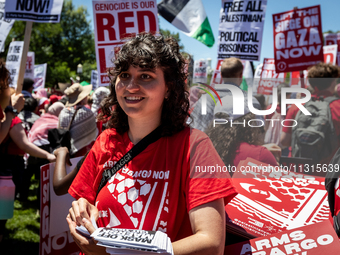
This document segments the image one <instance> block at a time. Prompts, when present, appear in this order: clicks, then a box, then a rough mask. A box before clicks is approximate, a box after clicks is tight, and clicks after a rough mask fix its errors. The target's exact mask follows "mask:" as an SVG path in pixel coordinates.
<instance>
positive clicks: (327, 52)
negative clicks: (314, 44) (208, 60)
mask: <svg viewBox="0 0 340 255" xmlns="http://www.w3.org/2000/svg"><path fill="white" fill-rule="evenodd" d="M337 53H338V45H337V44H333V45H327V46H323V57H324V62H325V63H329V64H332V65H336V57H337Z"/></svg>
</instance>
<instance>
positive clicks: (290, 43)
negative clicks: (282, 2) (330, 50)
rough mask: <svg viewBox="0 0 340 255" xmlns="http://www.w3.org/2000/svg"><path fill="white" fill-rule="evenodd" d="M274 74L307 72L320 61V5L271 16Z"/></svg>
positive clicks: (321, 58)
mask: <svg viewBox="0 0 340 255" xmlns="http://www.w3.org/2000/svg"><path fill="white" fill-rule="evenodd" d="M273 24H274V58H275V70H276V72H277V73H281V72H292V71H300V70H307V69H308V67H310V66H312V65H315V64H317V63H318V62H322V61H323V51H322V46H323V44H322V28H321V12H320V5H317V6H312V7H307V8H303V9H294V10H291V11H287V12H282V13H277V14H273Z"/></svg>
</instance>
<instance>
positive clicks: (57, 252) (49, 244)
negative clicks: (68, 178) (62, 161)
mask: <svg viewBox="0 0 340 255" xmlns="http://www.w3.org/2000/svg"><path fill="white" fill-rule="evenodd" d="M80 159H81V157H78V158H73V159H71V163H72V165H73V166H75V165H76V164H77V163H78V161H79V160H80ZM54 167H55V163H51V164H47V165H44V166H42V167H41V174H40V183H41V192H40V243H39V255H75V254H79V251H80V249H79V247H78V246H77V245H76V243H75V242H74V240H73V237H72V236H71V234H70V231H69V228H68V224H67V222H66V216H67V214H68V210H69V209H70V207H71V206H72V204H71V203H72V201H74V198H72V197H71V195H69V194H66V195H62V196H57V195H56V194H55V192H54V190H53V184H52V183H53V173H54ZM66 171H67V173H69V172H70V171H71V167H70V166H68V165H66Z"/></svg>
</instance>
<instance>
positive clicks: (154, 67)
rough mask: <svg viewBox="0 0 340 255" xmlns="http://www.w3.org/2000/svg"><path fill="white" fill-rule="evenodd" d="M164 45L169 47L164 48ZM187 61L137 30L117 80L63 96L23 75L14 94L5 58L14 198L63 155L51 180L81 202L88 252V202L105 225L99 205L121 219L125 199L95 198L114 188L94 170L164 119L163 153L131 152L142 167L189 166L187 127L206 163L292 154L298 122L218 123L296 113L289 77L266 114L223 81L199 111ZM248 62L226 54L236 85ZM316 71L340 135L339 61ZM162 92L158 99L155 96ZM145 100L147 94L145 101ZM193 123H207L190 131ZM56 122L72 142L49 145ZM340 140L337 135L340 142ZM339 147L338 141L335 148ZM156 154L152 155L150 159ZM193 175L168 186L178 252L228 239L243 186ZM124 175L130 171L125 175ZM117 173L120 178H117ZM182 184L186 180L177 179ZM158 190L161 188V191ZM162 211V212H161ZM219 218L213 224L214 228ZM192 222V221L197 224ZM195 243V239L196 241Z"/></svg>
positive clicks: (225, 69) (6, 169)
mask: <svg viewBox="0 0 340 255" xmlns="http://www.w3.org/2000/svg"><path fill="white" fill-rule="evenodd" d="M148 44H150V45H148ZM151 45H152V47H151ZM155 45H157V47H159V48H157V47H156V46H155ZM153 47H156V48H153ZM136 48H138V50H136ZM164 52H166V53H167V54H168V55H166V56H165V55H164V54H165V53H164ZM148 54H149V55H150V56H152V57H150V56H149V55H148ZM149 58H150V59H149ZM184 65H185V61H184V59H183V58H182V56H181V55H180V54H179V51H178V45H177V44H176V43H175V42H174V41H172V40H164V39H163V38H157V37H154V36H151V35H142V36H137V37H136V38H135V39H132V40H131V41H130V42H129V43H127V44H126V45H125V46H124V47H123V48H122V51H121V52H120V53H119V54H118V58H117V59H116V62H115V70H114V71H112V72H113V73H112V74H111V75H113V77H114V79H113V81H112V84H111V86H110V89H108V88H104V87H99V88H97V89H96V90H94V91H93V90H92V85H84V86H82V85H81V84H79V83H74V84H72V85H70V86H69V87H68V88H67V89H66V90H65V91H64V95H63V96H57V95H53V94H52V95H50V94H49V93H47V90H46V89H40V90H38V91H36V92H33V84H34V82H33V81H32V80H30V79H24V82H23V90H22V93H20V94H16V93H15V90H14V89H12V88H10V86H9V85H10V82H11V81H10V76H9V72H8V70H7V69H6V67H5V63H4V62H0V119H1V120H2V121H1V122H0V143H1V144H0V150H1V154H0V156H1V162H2V166H1V168H0V175H12V176H13V182H14V184H15V186H16V194H15V196H16V199H19V200H21V201H25V200H27V194H28V189H29V186H30V181H31V178H32V176H33V175H34V176H35V178H36V179H38V180H39V178H40V177H39V176H40V166H42V165H44V164H46V163H49V162H56V167H55V173H54V180H53V186H54V189H55V192H56V194H58V195H62V194H65V193H67V191H68V189H69V187H71V188H70V190H69V192H70V194H71V195H72V196H74V197H75V198H76V199H78V200H77V203H74V204H72V208H71V209H70V214H69V215H68V217H67V221H68V224H69V227H70V231H71V234H72V236H73V237H74V239H75V241H76V243H77V244H78V246H79V247H80V249H81V250H82V251H83V252H84V253H86V252H88V251H89V250H91V249H94V248H93V243H90V242H89V241H86V240H84V238H83V237H81V236H80V235H79V234H77V232H76V231H75V226H76V225H81V224H82V225H86V227H87V228H88V230H89V231H90V230H91V231H93V229H92V226H91V223H89V221H88V220H91V219H90V215H89V214H88V212H87V211H88V210H87V209H85V210H84V208H90V211H91V214H92V216H95V217H96V218H97V219H98V217H99V221H98V222H99V225H102V226H106V225H107V224H110V222H109V219H106V218H103V217H101V216H100V215H99V214H98V209H96V207H98V208H100V209H101V210H106V209H108V208H112V211H113V209H115V214H116V217H118V218H119V217H120V216H121V217H122V219H124V217H125V216H124V215H125V214H126V213H125V211H123V210H122V209H123V208H122V207H118V206H116V205H114V206H113V205H112V204H110V203H111V202H107V201H106V202H105V203H103V202H101V203H99V204H98V203H96V201H97V202H98V199H97V197H99V198H101V199H102V200H103V201H104V200H106V199H108V197H111V195H110V193H109V191H110V192H111V188H108V189H105V190H104V189H103V191H102V192H101V193H97V189H98V186H99V182H100V178H99V177H95V176H94V175H95V173H96V172H100V171H101V170H98V169H99V168H105V164H106V163H107V162H108V160H110V159H111V161H113V159H114V160H115V161H118V160H119V159H120V157H121V156H124V154H125V153H126V152H127V151H128V150H129V149H131V148H132V146H133V145H135V144H136V143H138V142H139V141H140V140H142V138H143V137H145V136H146V135H148V134H149V133H150V132H151V131H153V130H154V129H155V128H157V127H158V126H160V127H161V131H160V132H161V139H159V140H158V141H157V142H155V145H153V147H155V148H154V150H155V151H154V152H152V153H156V155H155V154H149V153H151V152H148V150H145V151H142V152H141V155H144V157H145V158H147V159H148V160H147V161H148V162H147V164H146V165H145V162H144V161H145V160H144V159H143V160H140V158H138V157H136V159H134V161H133V162H135V164H137V165H138V164H140V165H142V166H143V167H145V168H143V169H151V168H152V167H159V168H162V167H163V168H164V167H165V168H166V169H172V168H174V169H175V168H176V167H184V165H185V167H187V165H188V162H187V161H186V159H183V157H182V156H183V155H184V154H186V153H188V151H189V150H190V149H189V147H187V146H188V143H187V138H188V137H189V134H190V135H191V139H192V141H190V142H192V143H194V144H195V143H196V144H195V146H197V148H196V150H195V151H196V152H195V153H196V154H197V155H196V154H195V155H192V157H193V158H192V159H194V160H197V162H200V163H201V162H203V161H205V160H206V158H200V155H199V154H198V153H200V152H202V153H203V154H204V153H207V154H206V155H209V156H210V157H211V158H210V159H209V162H212V160H214V159H215V160H217V161H218V162H220V161H221V159H222V161H223V163H224V164H225V165H234V166H237V165H238V163H239V162H240V161H242V160H245V159H246V158H247V157H251V158H254V159H256V160H259V161H261V162H263V163H267V164H271V165H279V162H280V158H281V156H291V152H290V149H289V147H290V146H291V139H292V138H291V136H292V129H289V128H283V129H282V127H281V126H280V125H278V126H274V125H272V126H269V125H265V126H259V127H255V128H253V127H249V126H248V127H247V126H246V127H243V126H242V125H235V126H228V125H217V126H215V124H216V123H215V122H214V119H216V118H217V119H223V120H237V121H238V122H248V121H249V120H252V119H257V120H259V121H261V120H265V119H267V120H268V119H279V120H280V121H281V120H284V119H285V118H289V119H294V118H295V116H296V115H297V113H298V111H299V109H298V108H297V107H295V106H292V107H290V108H289V109H288V113H287V116H283V115H281V107H282V106H281V101H280V98H281V97H280V95H281V89H282V88H285V87H289V85H287V84H280V85H279V86H278V105H277V107H276V109H275V111H274V113H272V114H271V115H269V116H260V115H259V116H256V115H254V114H253V113H251V112H250V110H249V108H248V102H247V93H246V92H245V91H244V95H245V97H244V98H245V102H244V106H245V113H244V114H243V115H235V114H234V113H233V109H232V106H233V103H232V102H233V101H232V100H233V99H232V96H233V95H232V93H231V92H230V91H228V90H223V89H222V90H217V92H218V94H219V95H220V97H221V98H222V99H221V101H222V104H221V105H220V104H217V105H216V106H215V104H214V102H213V101H212V100H210V101H209V100H208V102H206V103H207V114H205V115H202V114H201V108H202V104H203V102H202V98H200V96H201V90H199V89H197V88H196V87H192V88H190V89H189V88H188V87H187V85H186V84H185V80H186V75H185V74H184V73H183V70H182V69H183V67H184ZM144 70H146V71H144ZM242 71H243V65H242V63H241V61H240V60H239V59H236V58H229V59H225V60H224V61H223V63H222V66H221V75H222V78H223V83H224V84H229V85H233V86H237V87H239V86H240V84H241V82H242ZM317 77H322V78H326V77H327V78H329V79H328V80H327V82H325V81H323V82H322V83H320V82H319V83H316V82H315V83H314V82H313V81H311V82H310V83H311V88H310V90H311V91H313V94H312V98H313V100H318V99H319V98H320V97H322V98H326V97H329V96H333V95H334V96H335V97H336V99H334V100H333V101H332V102H331V103H330V112H331V117H332V121H333V125H334V127H335V132H336V135H337V137H338V138H339V137H340V135H339V134H340V131H339V130H340V105H339V104H340V98H339V95H338V91H339V87H340V86H336V85H337V79H338V78H339V77H340V71H339V68H338V67H336V66H333V65H331V64H324V63H319V64H317V65H316V66H313V67H312V68H311V69H310V70H309V72H308V78H317ZM153 83H154V84H153ZM140 84H142V85H140ZM157 86H158V87H157ZM189 91H190V97H189ZM159 96H160V97H161V98H157V97H159ZM292 96H293V95H292ZM294 96H295V97H296V96H297V95H294ZM189 99H190V101H189ZM234 100H235V99H234ZM252 100H253V101H252V102H253V106H254V107H255V108H256V109H258V110H263V109H270V108H271V106H270V105H268V106H267V105H264V100H263V96H261V95H257V96H256V97H255V96H254V97H253V99H252ZM142 101H144V104H145V105H144V106H143V105H142V104H143V103H141V102H142ZM134 104H136V105H137V104H141V105H142V107H141V108H140V109H135V108H134ZM189 112H190V114H189ZM266 123H269V122H266ZM188 127H192V128H195V129H198V130H200V131H198V130H196V131H197V132H196V131H192V130H191V131H190V129H189V128H188ZM55 128H64V129H69V131H70V148H66V147H61V148H52V147H51V146H50V141H49V135H48V133H49V132H48V131H49V130H51V129H55ZM105 130H106V131H105ZM104 131H105V132H104ZM204 133H205V134H204ZM98 136H99V138H98ZM208 137H209V138H210V139H211V141H212V143H211V142H210V140H209V139H208ZM97 138H98V139H97ZM339 141H340V139H339ZM339 141H336V142H338V144H339ZM156 145H157V148H158V149H157V148H156ZM202 145H204V146H202ZM212 146H214V147H215V149H216V151H217V153H218V154H217V153H216V152H215V150H213V151H214V152H212V151H211V150H210V149H211V148H212ZM338 147H339V146H336V149H337V148H338ZM113 148H115V149H116V150H117V151H118V152H119V153H118V154H119V156H117V155H112V153H113V151H112V149H113ZM336 149H333V150H332V151H331V152H330V154H329V157H328V158H327V159H323V162H326V161H325V160H328V162H329V160H330V159H331V157H332V155H333V154H334V153H335V151H336ZM209 150H210V151H209ZM165 152H167V153H165ZM168 152H169V153H168ZM189 154H190V153H189ZM189 154H188V155H189ZM218 155H219V157H220V158H221V159H220V158H219V157H218ZM79 156H81V157H83V158H82V160H81V161H80V162H79V163H78V164H77V166H74V170H73V171H72V172H71V173H70V174H69V175H67V174H66V170H65V166H66V165H65V164H70V160H69V159H70V158H71V157H79ZM112 158H113V159H112ZM152 158H154V160H151V159H152ZM161 160H164V162H161ZM136 162H137V163H136ZM204 163H206V162H204ZM221 163H222V162H221ZM223 163H222V164H223ZM130 164H131V165H130ZM135 164H132V163H128V164H127V166H129V167H130V169H134V170H138V169H136V167H135ZM148 164H150V165H148ZM213 164H214V162H213ZM188 168H189V167H188ZM140 169H142V168H140ZM231 174H232V173H231ZM187 175H188V173H186V172H184V170H183V172H178V173H176V174H175V173H174V174H171V178H173V179H176V180H177V179H180V180H181V181H183V182H184V184H177V186H170V185H169V186H170V187H168V189H170V190H171V192H172V194H177V195H178V197H177V198H176V199H175V200H176V201H174V202H176V206H175V205H174V204H171V203H170V205H168V207H169V208H170V210H173V211H176V214H173V215H172V216H171V217H170V216H166V219H167V220H168V221H169V222H170V223H174V222H176V221H180V222H182V224H183V226H184V227H183V226H182V227H183V229H178V228H177V227H175V224H169V225H170V226H169V230H168V232H167V234H168V235H169V236H170V237H171V239H172V240H174V243H173V245H174V250H175V251H183V249H184V253H185V252H195V251H198V252H202V251H214V252H216V254H217V253H221V251H223V246H222V247H221V245H220V244H217V243H216V241H213V240H214V238H217V235H218V234H220V236H219V237H218V238H217V239H216V240H218V242H220V241H221V239H223V237H224V234H223V232H224V231H225V230H224V229H223V228H220V227H219V224H225V219H224V213H223V208H224V205H225V203H228V202H229V201H230V199H231V198H232V197H234V196H235V195H236V191H235V190H234V188H233V186H232V183H231V182H230V180H229V178H227V179H225V180H223V181H220V180H214V181H213V180H208V181H204V180H203V179H200V180H199V181H198V180H194V181H193V180H187V179H185V178H186V177H185V178H184V177H183V176H187ZM119 176H120V178H123V177H122V176H123V174H120V175H119ZM124 178H126V180H130V179H129V178H130V177H129V176H124ZM182 178H184V179H182ZM74 179H75V181H74V182H73V180H74ZM147 181H150V180H147ZM110 182H111V183H115V181H114V178H113V179H111V180H110ZM150 183H151V181H150ZM179 183H180V182H179ZM163 184H164V185H165V186H163V188H164V189H166V187H167V186H166V185H167V184H166V183H165V182H164V183H163ZM163 184H162V185H163ZM106 185H107V184H106ZM135 185H137V184H135ZM138 185H139V184H138ZM172 185H174V184H172ZM180 185H183V187H178V186H180ZM186 185H187V186H186ZM184 186H185V187H184ZM160 187H161V186H160ZM203 189H204V191H203ZM217 189H218V190H217ZM160 191H161V190H160ZM208 191H209V192H210V193H209V194H210V195H211V194H212V193H214V192H213V191H216V192H217V191H218V192H221V193H220V194H219V195H216V193H214V194H215V195H214V196H212V195H211V196H210V198H209V199H207V197H205V198H204V199H203V198H202V194H203V193H207V194H208ZM222 191H223V192H222ZM111 193H112V197H115V196H114V194H113V192H111ZM158 193H159V195H161V192H158ZM222 193H223V194H222ZM183 194H187V195H188V197H187V198H185V195H183ZM165 195H166V196H168V193H167V192H166V193H164V196H165ZM38 197H39V196H38ZM112 197H111V198H110V199H112ZM156 197H157V196H156ZM159 199H163V198H161V197H160V198H159ZM186 199H187V200H186ZM160 201H161V200H160ZM163 202H164V201H163ZM95 205H96V206H95ZM157 206H158V205H157ZM175 207H176V208H175ZM177 207H178V208H177ZM179 207H182V208H179ZM221 208H222V209H221ZM156 209H157V210H158V207H157V208H155V209H154V210H156ZM221 210H222V211H221ZM155 215H156V212H155ZM202 215H203V216H202ZM210 216H214V217H215V220H207V219H212V218H210ZM161 217H165V216H164V215H161ZM207 217H208V218H207ZM84 219H85V220H84ZM195 219H196V220H195ZM135 222H136V221H133V224H134V225H131V224H128V223H125V224H122V226H123V227H126V228H128V227H130V228H131V227H133V226H135V227H136V224H137V223H136V224H135ZM5 223H6V221H5V220H2V221H0V241H1V238H2V234H3V231H4V228H5ZM145 224H146V225H147V226H149V225H150V226H151V225H153V224H154V223H153V219H151V220H150V219H147V220H146V223H145ZM190 224H191V227H190ZM171 225H173V227H171ZM212 225H213V226H214V231H210V229H211V226H212ZM192 227H193V229H191V228H192ZM181 231H182V232H181ZM202 233H203V235H202ZM221 233H222V234H221ZM185 240H186V241H185ZM188 240H189V241H188ZM192 243H195V244H196V246H195V245H192ZM96 249H98V250H97V251H98V254H99V253H100V252H102V249H100V248H98V247H97V248H96ZM96 249H94V250H96ZM94 254H95V253H94Z"/></svg>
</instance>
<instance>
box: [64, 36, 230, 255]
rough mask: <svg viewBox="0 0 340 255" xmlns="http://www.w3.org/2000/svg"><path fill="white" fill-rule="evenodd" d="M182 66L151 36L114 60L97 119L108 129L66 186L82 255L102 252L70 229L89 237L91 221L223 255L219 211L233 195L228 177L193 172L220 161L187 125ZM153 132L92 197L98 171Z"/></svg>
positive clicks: (178, 249) (185, 250) (168, 42)
mask: <svg viewBox="0 0 340 255" xmlns="http://www.w3.org/2000/svg"><path fill="white" fill-rule="evenodd" d="M185 64H186V62H185V60H184V58H183V56H182V55H181V54H180V52H179V46H178V43H177V42H176V41H175V40H174V39H173V38H167V39H165V38H164V37H163V36H154V35H152V34H139V35H137V36H136V37H135V38H133V39H131V40H130V41H128V42H126V43H125V44H124V45H123V47H122V48H121V50H120V51H119V53H118V54H117V55H116V59H115V61H114V69H113V70H111V75H112V77H113V78H112V82H111V93H110V95H109V97H108V98H106V99H105V100H104V103H103V107H102V113H101V115H100V116H99V117H103V118H107V117H108V116H110V117H111V118H110V120H108V129H106V130H105V131H104V132H103V133H102V134H101V135H100V136H99V137H98V139H97V140H96V142H95V144H94V145H93V147H92V149H91V151H90V152H89V154H88V155H87V157H86V159H85V161H84V163H83V165H82V166H81V168H80V170H79V172H78V173H77V175H76V177H75V179H74V181H73V183H72V185H71V187H70V189H69V193H70V194H71V195H72V196H73V197H75V198H76V199H77V201H76V202H73V203H72V208H70V210H69V215H68V216H67V218H66V219H67V222H68V224H69V228H70V232H71V235H72V236H73V239H74V240H75V242H76V243H77V244H78V246H79V247H80V248H81V250H82V251H83V252H84V253H86V254H107V253H106V249H105V248H104V247H100V246H97V245H95V243H94V241H93V240H92V239H90V240H89V239H86V238H84V237H83V236H81V235H80V234H79V233H78V232H77V231H76V229H75V228H76V226H77V225H84V226H85V227H86V228H87V230H88V231H89V232H90V233H93V231H94V230H95V229H94V227H93V225H92V223H91V217H94V219H95V220H97V225H98V226H99V227H109V228H129V229H142V230H159V231H163V232H165V233H166V234H167V235H168V236H169V237H170V239H171V241H172V246H173V250H174V254H194V253H195V254H223V251H224V243H225V209H224V206H225V203H228V202H229V201H230V200H231V199H232V198H233V197H234V196H235V195H236V191H235V189H234V187H233V186H232V183H231V180H230V178H228V177H230V175H229V174H228V173H225V175H224V177H226V178H211V177H210V178H206V177H207V176H206V175H205V174H204V173H203V174H202V173H200V172H199V171H198V172H195V170H196V169H197V168H201V167H202V166H206V165H210V166H213V165H214V166H215V165H216V164H219V165H220V164H221V165H223V162H222V160H221V159H220V157H219V156H218V154H217V152H216V151H215V149H214V148H213V145H212V143H211V141H210V140H209V138H208V137H207V136H206V135H205V134H204V133H203V132H201V131H198V130H195V129H190V128H189V127H188V126H187V124H186V120H187V117H188V115H189V114H188V110H189V100H188V92H187V89H186V84H185V80H186V77H187V75H186V73H185V72H184V70H185V69H184V68H185ZM114 105H115V106H116V108H115V110H114V111H112V106H114ZM153 130H160V131H161V137H160V138H159V139H158V140H157V141H155V142H153V143H150V144H149V145H148V146H147V147H146V148H145V149H144V150H143V151H141V152H140V153H139V154H138V155H137V156H135V157H134V158H133V159H132V160H131V161H129V162H128V163H127V164H125V166H124V167H123V168H121V169H120V170H119V171H118V172H117V173H116V174H115V175H114V176H112V177H111V178H110V179H109V181H108V182H107V183H106V185H105V186H104V187H103V188H102V189H101V190H100V192H99V193H98V195H97V196H96V193H97V189H98V186H99V183H100V181H101V179H102V173H103V171H104V170H106V169H110V168H111V167H112V166H113V165H114V164H115V163H116V162H117V161H118V160H120V159H121V158H122V157H123V156H124V155H125V154H126V153H127V152H128V151H129V150H130V149H132V148H134V147H135V145H136V144H137V143H138V142H139V141H140V140H142V139H143V138H144V137H145V136H147V135H148V134H149V133H151V132H152V131H153ZM201 174H202V175H201ZM210 176H211V175H210ZM199 177H202V178H199Z"/></svg>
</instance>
